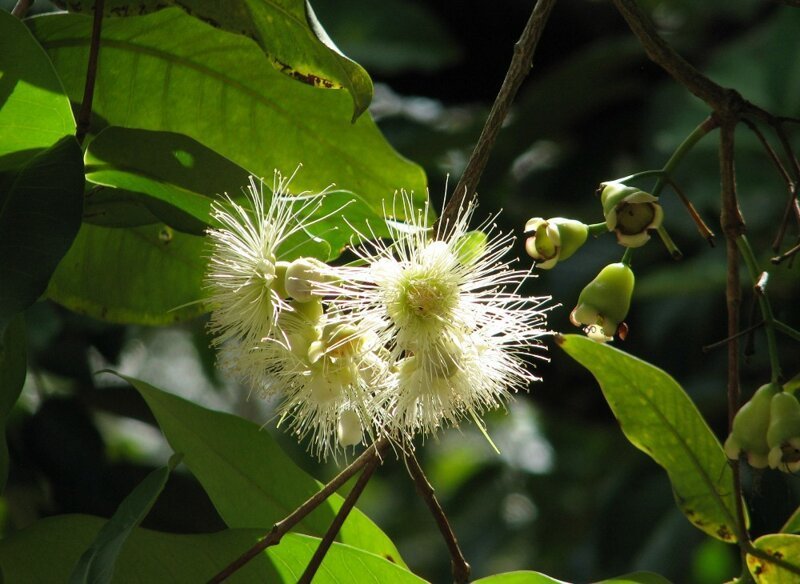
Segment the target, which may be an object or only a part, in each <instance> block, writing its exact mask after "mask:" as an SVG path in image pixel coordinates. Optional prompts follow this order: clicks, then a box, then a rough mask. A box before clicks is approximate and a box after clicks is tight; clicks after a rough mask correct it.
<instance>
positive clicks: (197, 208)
mask: <svg viewBox="0 0 800 584" xmlns="http://www.w3.org/2000/svg"><path fill="white" fill-rule="evenodd" d="M84 163H85V165H86V179H87V180H88V181H90V182H91V183H93V184H96V185H103V186H108V187H115V188H117V189H124V190H125V191H128V192H130V193H135V194H136V195H139V199H140V200H141V201H142V204H143V205H144V206H145V208H147V209H148V211H150V213H151V214H152V215H154V216H156V217H158V218H159V219H160V220H161V221H163V222H165V223H167V224H168V225H170V227H173V228H175V229H179V230H181V231H185V232H187V233H191V234H194V235H203V232H204V230H205V228H206V227H207V226H208V225H209V223H210V218H211V202H212V201H213V200H214V199H217V198H219V196H220V195H222V194H225V193H228V194H230V196H232V197H235V198H239V197H240V196H241V194H242V189H243V188H244V187H245V186H246V185H247V184H248V181H249V177H250V173H249V172H248V171H247V170H245V169H244V168H242V167H240V166H238V165H237V164H234V163H233V162H231V161H230V160H228V159H227V158H225V157H224V156H220V155H219V154H217V153H216V152H214V151H213V150H211V149H210V148H206V147H205V146H203V145H202V144H200V143H199V142H197V141H196V140H193V139H192V138H189V137H188V136H184V135H182V134H176V133H174V132H157V131H151V130H138V129H129V128H120V127H117V126H111V127H108V128H106V129H105V130H103V131H102V132H100V134H98V136H97V137H96V138H95V139H94V140H92V141H91V142H90V143H89V146H88V148H87V150H86V154H85V157H84ZM87 203H88V204H87V209H86V213H90V214H93V215H97V214H99V213H102V212H103V211H102V210H101V209H100V208H99V206H98V205H96V204H93V201H92V197H90V198H89V200H88V201H87ZM108 220H109V219H108V218H103V221H108ZM93 221H97V219H93ZM117 221H119V219H117Z"/></svg>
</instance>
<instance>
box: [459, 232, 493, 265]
mask: <svg viewBox="0 0 800 584" xmlns="http://www.w3.org/2000/svg"><path fill="white" fill-rule="evenodd" d="M488 241H489V236H487V235H486V234H485V233H483V232H482V231H468V232H467V233H465V234H464V235H462V236H461V237H459V238H458V240H457V241H456V244H455V248H454V251H455V254H456V257H457V258H458V261H459V263H461V264H462V265H465V266H469V265H472V264H474V263H475V261H476V260H477V259H478V258H480V257H481V256H482V255H483V254H484V252H485V251H486V243H487V242H488Z"/></svg>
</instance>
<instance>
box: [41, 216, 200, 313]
mask: <svg viewBox="0 0 800 584" xmlns="http://www.w3.org/2000/svg"><path fill="white" fill-rule="evenodd" d="M206 253H207V250H206V247H205V243H204V239H203V238H202V237H197V236H194V235H187V234H185V233H180V232H177V231H174V230H173V229H171V228H170V227H168V226H166V225H164V224H161V223H157V224H153V225H143V226H141V227H136V228H132V229H113V228H109V227H98V226H96V225H90V224H88V223H84V224H83V226H82V227H81V230H80V232H79V233H78V237H77V238H76V239H75V242H74V243H73V245H72V247H71V248H70V250H69V253H67V255H66V256H65V257H64V259H63V260H62V261H61V263H60V264H59V267H58V269H57V270H56V272H55V274H53V278H52V279H51V280H50V286H49V287H48V289H47V296H48V297H49V298H52V299H53V300H56V301H57V302H59V303H60V304H63V305H64V306H66V307H67V308H69V309H71V310H74V311H75V312H79V313H81V314H88V315H90V316H93V317H95V318H100V319H103V320H108V321H110V322H119V323H138V324H149V325H161V324H168V323H172V322H180V321H182V320H186V319H187V318H191V317H194V316H197V315H199V314H202V313H203V312H205V311H206V309H205V307H204V306H203V304H202V302H201V301H202V299H203V273H204V271H205V268H206V261H207V260H206V257H205V254H206Z"/></svg>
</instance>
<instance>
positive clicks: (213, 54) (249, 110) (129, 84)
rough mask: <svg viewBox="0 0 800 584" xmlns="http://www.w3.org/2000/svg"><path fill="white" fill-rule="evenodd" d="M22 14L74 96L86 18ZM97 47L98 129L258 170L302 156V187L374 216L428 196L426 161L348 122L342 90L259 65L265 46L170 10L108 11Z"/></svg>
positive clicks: (285, 166)
mask: <svg viewBox="0 0 800 584" xmlns="http://www.w3.org/2000/svg"><path fill="white" fill-rule="evenodd" d="M28 23H29V25H30V27H31V29H32V30H33V32H34V35H35V36H36V38H37V39H39V41H40V42H41V43H42V45H43V46H44V47H45V49H46V50H47V52H48V54H49V55H50V57H51V59H52V60H53V63H54V64H55V67H56V69H57V71H58V72H59V74H60V75H61V77H62V80H63V81H64V85H65V87H66V90H67V93H68V95H69V96H70V98H71V99H72V100H73V101H76V102H77V101H80V100H81V98H82V95H83V81H84V77H85V69H86V58H87V55H88V46H89V40H90V37H91V19H90V18H88V17H86V16H83V15H80V14H55V15H46V16H40V17H36V18H32V19H29V20H28ZM101 55H102V58H101V59H100V63H99V69H98V75H97V84H96V86H95V95H94V104H93V106H94V119H93V126H92V128H93V131H94V132H95V133H96V132H97V131H99V130H100V129H102V127H103V126H104V125H106V124H109V125H116V126H125V127H129V128H142V129H149V130H165V131H170V132H177V133H180V134H185V135H187V136H189V137H191V138H193V139H195V140H197V141H199V142H201V143H202V144H204V145H205V146H207V147H209V148H211V149H213V150H214V151H216V152H218V153H219V154H221V155H222V156H224V157H226V158H228V159H230V160H232V161H233V162H235V163H236V164H238V165H239V166H241V167H243V168H247V169H249V170H251V171H252V172H254V173H255V174H256V175H257V176H265V177H271V176H272V172H273V170H274V169H275V168H277V169H279V170H281V171H283V172H285V173H286V172H292V171H293V170H294V169H295V168H296V167H297V165H298V163H303V164H304V165H305V169H304V170H303V171H302V172H301V173H299V174H298V176H297V178H296V179H295V183H294V186H295V188H296V189H297V190H313V191H319V190H321V189H323V188H325V187H326V186H328V185H329V184H331V183H335V184H336V186H337V188H339V189H342V190H347V191H352V192H354V193H357V194H358V195H360V196H362V197H363V198H364V199H365V200H366V201H367V202H368V203H369V205H370V206H371V207H372V208H373V209H374V210H375V211H376V212H378V213H380V212H381V211H382V206H381V202H382V201H383V200H384V199H386V198H387V197H391V196H392V194H393V193H394V191H395V190H396V189H398V188H406V189H408V190H415V191H416V193H417V196H418V197H419V200H424V199H425V197H426V194H425V176H424V174H423V172H422V170H421V169H420V168H419V167H418V166H416V165H414V164H412V163H410V162H408V161H407V160H405V159H403V158H402V157H401V156H400V155H398V154H397V152H395V151H394V150H393V149H392V148H391V146H389V144H388V143H387V142H386V140H385V139H384V137H383V136H382V135H381V133H380V131H379V130H378V128H377V127H376V126H375V124H374V122H373V121H372V120H371V119H370V118H369V116H366V115H365V116H362V117H361V118H359V120H358V121H357V122H356V123H354V124H351V123H350V121H349V117H350V116H349V108H350V103H349V99H348V97H347V95H346V94H344V93H342V92H339V91H317V90H315V89H314V88H313V87H309V86H307V85H304V84H302V83H296V82H294V81H292V80H291V79H289V78H287V77H286V76H285V75H282V74H280V73H279V72H278V71H276V70H274V69H273V68H271V67H266V68H265V67H263V62H264V55H263V52H262V51H261V49H259V48H258V46H257V45H256V44H255V43H254V42H253V41H252V40H250V39H248V38H246V37H243V36H240V35H236V34H232V33H228V32H225V31H223V30H219V29H217V28H214V27H212V26H210V25H208V24H206V23H204V22H201V21H200V20H198V19H196V18H192V17H191V16H189V15H187V14H186V13H184V12H183V11H182V10H180V9H177V8H168V9H165V10H161V11H159V12H156V13H154V14H150V15H147V16H137V17H130V18H117V19H109V20H107V21H106V22H105V23H104V24H103V37H102V43H101ZM375 227H377V228H379V227H380V226H379V225H378V226H375Z"/></svg>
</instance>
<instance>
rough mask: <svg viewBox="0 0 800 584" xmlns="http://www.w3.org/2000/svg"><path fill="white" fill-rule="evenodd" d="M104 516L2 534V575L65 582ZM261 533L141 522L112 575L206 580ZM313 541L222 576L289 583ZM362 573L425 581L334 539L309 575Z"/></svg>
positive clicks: (135, 583) (291, 539) (326, 577)
mask: <svg viewBox="0 0 800 584" xmlns="http://www.w3.org/2000/svg"><path fill="white" fill-rule="evenodd" d="M103 524H104V520H103V519H100V518H98V517H91V516H88V515H59V516H56V517H51V518H48V519H43V520H41V521H38V522H36V523H34V524H33V525H31V526H30V527H28V528H27V529H25V530H23V531H21V532H19V533H16V534H14V535H12V536H10V537H7V538H5V539H3V540H0V566H2V569H3V576H4V578H5V580H4V581H5V582H66V581H67V579H68V577H69V574H70V570H71V569H72V566H73V565H74V564H75V562H76V561H77V559H78V557H79V556H80V554H81V552H82V551H83V550H84V549H85V548H86V546H88V545H89V544H90V543H91V541H92V538H93V537H94V536H95V534H96V533H97V532H98V531H99V530H100V529H101V528H102V526H103ZM263 535H264V533H263V531H261V530H256V529H229V530H226V531H220V532H218V533H210V534H199V535H176V534H171V533H159V532H156V531H150V530H147V529H142V528H138V529H136V530H134V532H133V533H132V534H131V537H130V538H129V539H128V542H127V543H126V544H125V547H124V548H123V549H122V552H121V553H120V556H119V559H118V561H117V568H116V572H115V574H114V582H115V583H116V584H140V583H142V582H206V581H208V580H209V579H210V578H211V577H212V576H213V575H214V574H216V573H217V572H219V571H220V570H222V569H223V568H224V567H225V566H227V565H228V564H229V563H230V562H232V561H233V560H234V559H236V558H237V557H239V555H241V554H242V552H244V551H245V550H247V549H248V548H250V547H251V546H252V545H253V544H254V543H255V542H256V541H257V540H258V539H259V538H260V537H261V536H263ZM318 543H319V540H318V539H316V538H311V537H308V536H303V535H297V534H292V533H290V534H287V535H286V536H284V538H283V539H282V540H281V543H280V545H278V546H276V547H272V548H269V549H268V550H267V551H266V552H265V553H263V554H260V555H258V556H256V557H255V558H253V559H252V560H251V561H250V562H248V563H247V564H246V565H245V566H244V567H243V568H242V569H240V570H239V571H238V572H236V573H235V574H234V575H233V576H232V577H231V578H230V579H229V580H227V582H230V583H231V584H234V583H237V582H238V583H249V582H282V583H286V584H294V583H295V582H297V579H298V577H299V576H300V574H302V573H303V570H304V569H305V566H306V565H307V564H308V561H309V559H311V555H312V554H313V553H314V550H315V548H316V546H317V545H318ZM360 581H365V582H392V583H395V582H396V583H398V584H406V583H408V584H419V583H421V582H423V580H421V579H419V578H417V577H416V576H414V575H413V574H412V573H411V572H408V571H407V570H405V569H404V568H402V567H400V566H397V565H395V564H392V563H391V562H388V561H386V560H384V559H383V558H379V557H378V556H376V555H374V554H371V553H368V552H364V551H362V550H358V549H355V548H352V547H350V546H347V545H342V544H338V543H334V544H333V546H332V547H331V549H330V550H329V552H328V554H327V556H326V557H325V560H324V562H323V564H322V566H321V568H320V570H319V572H318V573H317V576H316V578H314V583H315V584H344V583H348V582H360Z"/></svg>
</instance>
